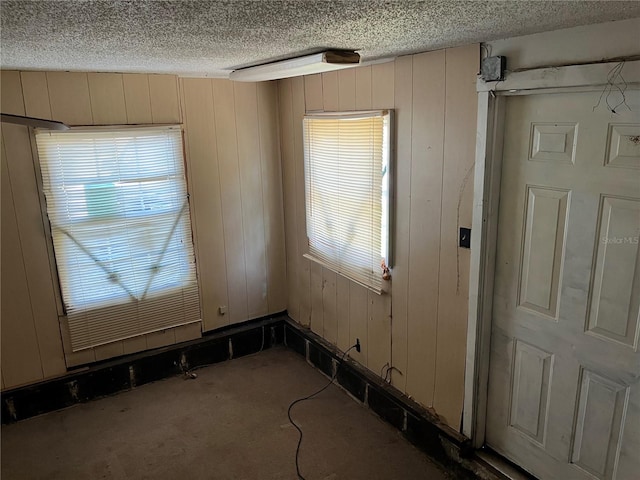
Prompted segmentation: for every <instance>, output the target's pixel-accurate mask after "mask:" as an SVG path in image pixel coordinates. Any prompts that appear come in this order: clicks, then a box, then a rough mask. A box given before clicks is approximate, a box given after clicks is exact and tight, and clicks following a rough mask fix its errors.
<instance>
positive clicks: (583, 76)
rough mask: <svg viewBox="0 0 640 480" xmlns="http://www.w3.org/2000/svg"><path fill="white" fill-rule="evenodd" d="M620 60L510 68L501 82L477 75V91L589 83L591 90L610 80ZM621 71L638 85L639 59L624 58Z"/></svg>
mask: <svg viewBox="0 0 640 480" xmlns="http://www.w3.org/2000/svg"><path fill="white" fill-rule="evenodd" d="M619 63H620V62H608V63H594V64H589V65H570V66H567V67H548V68H537V69H534V70H525V71H522V72H511V73H509V72H507V75H506V78H505V79H504V80H502V81H500V82H485V81H484V80H481V79H478V81H477V83H476V88H477V90H478V92H496V93H497V92H509V93H512V94H514V93H515V94H516V95H522V94H523V93H522V90H535V91H536V93H547V92H545V91H544V90H545V89H548V88H553V89H559V88H571V89H572V90H573V89H575V88H576V87H589V89H590V90H593V89H597V87H602V86H604V85H606V84H607V77H608V75H609V73H610V72H611V69H612V68H614V67H615V66H616V65H618V64H619ZM622 74H623V76H624V79H625V80H626V82H627V84H628V85H630V86H635V85H639V84H640V60H632V61H627V62H625V64H624V66H623V67H622ZM511 90H515V92H511ZM532 93H533V92H532Z"/></svg>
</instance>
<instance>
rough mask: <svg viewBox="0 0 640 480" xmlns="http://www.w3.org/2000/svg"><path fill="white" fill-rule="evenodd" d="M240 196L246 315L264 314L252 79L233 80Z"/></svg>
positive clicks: (255, 101) (259, 183) (257, 135)
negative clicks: (245, 278) (243, 80)
mask: <svg viewBox="0 0 640 480" xmlns="http://www.w3.org/2000/svg"><path fill="white" fill-rule="evenodd" d="M233 90H234V99H235V109H236V125H240V126H241V128H238V129H237V138H238V166H239V171H240V193H241V197H242V225H243V230H244V254H245V266H246V277H247V309H248V316H249V318H255V317H260V316H263V315H266V314H267V311H268V310H269V308H268V305H267V264H266V258H265V251H266V248H265V241H264V216H263V210H262V167H261V160H260V132H259V130H258V89H257V87H256V84H255V83H243V82H235V83H233Z"/></svg>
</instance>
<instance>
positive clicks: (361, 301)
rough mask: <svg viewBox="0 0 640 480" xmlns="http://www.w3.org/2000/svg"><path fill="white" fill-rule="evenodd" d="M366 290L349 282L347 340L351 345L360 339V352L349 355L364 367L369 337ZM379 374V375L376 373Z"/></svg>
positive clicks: (366, 364)
mask: <svg viewBox="0 0 640 480" xmlns="http://www.w3.org/2000/svg"><path fill="white" fill-rule="evenodd" d="M368 292H369V291H368V290H367V289H366V288H364V287H363V286H361V285H358V284H357V283H354V282H349V338H350V342H349V343H351V344H352V345H353V344H354V343H355V340H356V338H359V339H360V345H361V349H360V352H357V351H355V349H354V350H351V352H350V353H349V355H350V356H351V357H352V358H354V359H355V360H356V361H357V362H359V363H361V364H362V365H364V366H365V367H366V366H368V363H367V358H368V354H369V337H368V335H367V324H368V318H369V317H368V313H367V312H368V305H367V303H368V295H367V294H368ZM378 374H379V373H378Z"/></svg>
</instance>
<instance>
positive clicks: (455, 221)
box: [433, 45, 480, 427]
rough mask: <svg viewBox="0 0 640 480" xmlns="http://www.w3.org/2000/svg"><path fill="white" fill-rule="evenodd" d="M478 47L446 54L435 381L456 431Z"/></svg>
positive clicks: (438, 403) (443, 411) (439, 403)
mask: <svg viewBox="0 0 640 480" xmlns="http://www.w3.org/2000/svg"><path fill="white" fill-rule="evenodd" d="M479 57H480V52H479V47H478V45H470V46H465V47H460V48H452V49H448V50H447V51H446V114H445V140H444V171H443V177H442V178H443V185H442V191H443V194H442V222H441V225H440V231H441V233H440V241H441V245H440V278H439V281H438V283H439V298H438V336H437V349H436V351H437V358H436V380H435V395H434V402H433V406H434V408H435V409H436V411H437V412H438V414H439V415H440V416H441V417H443V418H444V419H445V421H446V422H447V423H448V424H449V425H452V426H455V427H457V426H459V424H460V418H461V415H462V403H463V398H464V366H465V355H466V342H467V306H468V300H469V282H468V278H469V260H470V258H469V253H470V251H469V250H468V249H460V248H458V228H459V227H460V226H466V227H470V226H471V209H472V201H473V165H474V160H475V158H474V157H475V148H474V147H475V145H474V144H473V142H461V141H460V139H461V138H472V137H473V136H474V134H475V131H476V121H475V119H476V108H475V106H476V104H477V102H476V89H475V82H474V78H473V77H474V75H475V73H476V72H477V71H478V61H479Z"/></svg>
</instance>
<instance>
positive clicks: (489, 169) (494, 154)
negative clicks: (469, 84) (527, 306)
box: [462, 60, 640, 448]
mask: <svg viewBox="0 0 640 480" xmlns="http://www.w3.org/2000/svg"><path fill="white" fill-rule="evenodd" d="M619 64H620V61H617V62H605V63H594V64H588V65H568V66H564V67H551V68H539V69H532V70H526V71H522V72H513V73H510V74H508V76H507V78H505V80H503V81H500V82H490V83H486V82H484V81H483V80H481V79H478V82H477V86H476V88H477V91H478V117H477V135H476V159H475V175H474V190H473V220H472V225H471V230H472V232H473V234H472V236H471V262H470V269H469V314H468V323H467V349H466V365H465V389H464V392H465V395H464V406H463V420H462V433H463V434H464V435H465V436H467V437H468V438H470V439H471V442H472V445H473V447H475V448H480V447H482V446H483V445H484V443H485V427H486V413H487V391H488V388H487V387H488V381H489V354H490V347H491V317H492V303H493V280H494V270H495V255H496V243H497V242H496V240H497V232H498V208H499V203H500V176H501V171H502V143H503V133H504V111H505V103H506V99H505V98H504V97H506V96H512V95H531V94H542V93H558V92H576V91H593V90H600V89H603V88H605V87H606V85H608V77H609V74H610V73H611V70H612V69H613V68H614V67H616V66H617V65H619ZM623 73H624V79H625V81H626V84H627V88H628V89H629V90H640V60H629V61H625V65H624V67H623Z"/></svg>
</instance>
